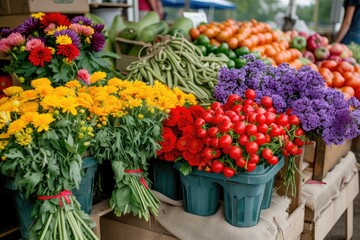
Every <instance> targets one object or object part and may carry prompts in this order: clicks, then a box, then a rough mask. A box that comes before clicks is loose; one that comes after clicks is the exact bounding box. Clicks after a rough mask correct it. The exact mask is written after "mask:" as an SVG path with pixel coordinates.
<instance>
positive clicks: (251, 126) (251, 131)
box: [245, 123, 257, 135]
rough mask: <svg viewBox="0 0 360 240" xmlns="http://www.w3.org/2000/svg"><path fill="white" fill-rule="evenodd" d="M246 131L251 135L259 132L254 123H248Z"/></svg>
mask: <svg viewBox="0 0 360 240" xmlns="http://www.w3.org/2000/svg"><path fill="white" fill-rule="evenodd" d="M245 132H246V133H247V134H249V135H254V134H255V133H257V126H256V125H255V124H253V123H250V124H248V125H246V128H245Z"/></svg>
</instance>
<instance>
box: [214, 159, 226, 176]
mask: <svg viewBox="0 0 360 240" xmlns="http://www.w3.org/2000/svg"><path fill="white" fill-rule="evenodd" d="M223 169H224V164H223V163H222V162H220V161H219V160H215V161H213V162H212V163H211V170H212V171H213V172H214V173H221V172H222V171H223Z"/></svg>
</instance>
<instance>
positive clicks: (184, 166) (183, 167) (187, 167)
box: [179, 162, 192, 176]
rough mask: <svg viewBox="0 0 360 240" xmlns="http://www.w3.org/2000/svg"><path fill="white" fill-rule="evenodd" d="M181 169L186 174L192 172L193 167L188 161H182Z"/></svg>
mask: <svg viewBox="0 0 360 240" xmlns="http://www.w3.org/2000/svg"><path fill="white" fill-rule="evenodd" d="M179 170H180V172H181V173H182V174H184V175H185V176H186V175H189V174H190V173H191V172H192V167H191V166H190V165H189V164H188V163H186V162H183V163H181V165H180V169H179Z"/></svg>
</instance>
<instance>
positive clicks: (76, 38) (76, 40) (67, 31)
mask: <svg viewBox="0 0 360 240" xmlns="http://www.w3.org/2000/svg"><path fill="white" fill-rule="evenodd" d="M61 35H67V36H68V37H69V38H71V40H72V44H74V45H75V46H76V47H77V48H78V49H81V42H80V38H79V35H77V34H76V33H75V32H74V31H72V30H70V29H65V30H61V31H56V32H55V33H54V37H55V38H56V37H58V36H61Z"/></svg>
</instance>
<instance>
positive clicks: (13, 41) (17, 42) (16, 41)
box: [7, 32, 25, 47]
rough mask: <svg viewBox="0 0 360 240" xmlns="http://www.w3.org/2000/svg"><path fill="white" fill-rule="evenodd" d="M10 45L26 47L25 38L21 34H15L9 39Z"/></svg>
mask: <svg viewBox="0 0 360 240" xmlns="http://www.w3.org/2000/svg"><path fill="white" fill-rule="evenodd" d="M7 40H8V43H9V44H10V45H11V46H13V47H20V46H22V45H24V43H25V38H24V36H23V35H21V34H20V33H17V32H14V33H11V34H10V35H9V36H8V37H7Z"/></svg>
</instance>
